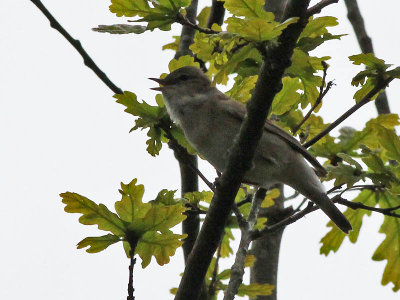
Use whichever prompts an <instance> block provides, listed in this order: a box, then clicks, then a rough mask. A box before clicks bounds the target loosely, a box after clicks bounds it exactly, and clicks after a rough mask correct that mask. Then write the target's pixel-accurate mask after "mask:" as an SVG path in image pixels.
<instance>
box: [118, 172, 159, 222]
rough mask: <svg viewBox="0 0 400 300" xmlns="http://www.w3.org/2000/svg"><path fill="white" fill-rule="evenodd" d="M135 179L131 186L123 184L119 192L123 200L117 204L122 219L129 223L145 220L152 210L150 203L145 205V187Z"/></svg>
mask: <svg viewBox="0 0 400 300" xmlns="http://www.w3.org/2000/svg"><path fill="white" fill-rule="evenodd" d="M136 183H137V179H136V178H135V179H133V180H132V181H131V182H130V183H129V184H123V183H121V189H120V190H119V192H120V194H121V195H122V198H121V200H120V201H117V202H115V210H116V211H117V213H118V215H119V216H120V218H121V219H122V220H124V221H126V222H128V223H132V222H135V221H136V220H138V219H141V218H143V217H144V216H145V215H146V214H147V212H148V211H149V210H150V208H151V204H150V203H143V202H142V198H143V194H144V186H143V185H142V184H138V185H136Z"/></svg>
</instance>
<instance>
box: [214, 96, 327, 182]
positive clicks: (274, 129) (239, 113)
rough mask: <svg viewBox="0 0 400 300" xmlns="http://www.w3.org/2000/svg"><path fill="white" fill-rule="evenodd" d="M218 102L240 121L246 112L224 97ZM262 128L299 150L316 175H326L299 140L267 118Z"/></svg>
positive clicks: (237, 104) (238, 104)
mask: <svg viewBox="0 0 400 300" xmlns="http://www.w3.org/2000/svg"><path fill="white" fill-rule="evenodd" d="M227 98H228V97H227ZM218 104H219V105H222V106H224V108H225V109H224V111H226V112H227V113H229V114H230V115H231V116H232V117H234V118H235V119H237V120H239V121H240V122H242V121H243V119H244V116H245V114H246V108H245V107H244V106H243V105H242V104H240V103H238V102H237V101H234V100H231V99H226V98H225V99H223V101H219V103H218ZM264 130H265V131H267V132H269V133H272V134H275V135H277V136H278V137H280V138H281V139H283V140H284V141H285V142H286V143H287V144H288V145H289V146H290V147H292V149H294V150H296V151H297V152H299V153H300V154H301V155H302V156H303V157H304V158H305V159H306V160H307V161H308V162H309V163H310V164H311V165H312V166H313V167H314V168H315V169H316V172H317V175H318V176H322V177H324V176H326V175H327V172H326V170H325V168H324V167H323V166H322V165H321V164H320V163H319V162H318V160H317V159H316V158H315V157H314V156H312V155H311V154H310V153H308V151H307V150H306V149H305V148H304V147H303V146H302V145H301V144H300V143H299V141H298V140H296V139H295V138H294V137H292V136H291V135H290V134H289V133H287V132H286V131H284V130H283V129H281V128H279V127H278V126H276V125H275V124H273V123H272V122H271V121H269V120H267V121H266V122H265V126H264Z"/></svg>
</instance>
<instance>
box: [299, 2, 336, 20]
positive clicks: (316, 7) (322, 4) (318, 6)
mask: <svg viewBox="0 0 400 300" xmlns="http://www.w3.org/2000/svg"><path fill="white" fill-rule="evenodd" d="M338 2H339V0H322V1H321V2H319V3H317V4H315V5H314V6H312V7H310V8H309V9H308V10H307V17H311V16H312V15H315V14H319V13H320V12H321V10H322V9H323V8H325V7H327V6H328V5H331V4H333V3H338Z"/></svg>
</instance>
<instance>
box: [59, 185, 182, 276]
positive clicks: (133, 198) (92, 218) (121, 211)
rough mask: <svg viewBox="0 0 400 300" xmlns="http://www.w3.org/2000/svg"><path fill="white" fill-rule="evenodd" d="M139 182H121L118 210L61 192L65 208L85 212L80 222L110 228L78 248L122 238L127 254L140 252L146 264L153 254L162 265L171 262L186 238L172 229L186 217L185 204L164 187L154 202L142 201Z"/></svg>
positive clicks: (97, 247)
mask: <svg viewBox="0 0 400 300" xmlns="http://www.w3.org/2000/svg"><path fill="white" fill-rule="evenodd" d="M136 182H137V179H133V180H132V181H131V182H130V183H129V184H123V183H121V189H120V190H119V192H120V193H121V195H122V198H121V200H120V201H117V202H116V203H115V211H116V213H113V212H111V211H110V210H109V209H108V208H107V207H106V206H105V205H103V204H96V203H95V202H93V201H91V200H89V199H88V198H86V197H84V196H81V195H79V194H76V193H70V192H66V193H63V194H61V195H60V196H61V197H62V202H63V203H64V204H65V205H66V206H65V211H66V212H69V213H79V214H82V216H81V217H80V218H79V222H80V223H82V224H84V225H97V227H98V229H100V230H104V231H110V232H111V233H110V234H107V235H103V236H99V237H87V238H85V239H83V240H82V241H80V242H79V243H78V249H80V248H85V247H88V249H87V250H86V251H87V252H89V253H96V252H100V251H103V250H105V249H106V248H107V247H108V246H110V245H112V244H114V243H117V242H120V241H122V242H123V243H124V248H125V251H126V254H127V256H128V257H130V256H131V255H134V254H138V255H139V256H140V258H141V259H142V267H143V268H145V267H147V266H148V265H149V263H150V261H151V258H152V256H154V257H155V259H156V260H157V263H158V264H159V265H164V264H166V263H168V262H169V257H170V256H172V255H174V254H175V251H176V249H177V248H178V247H179V246H181V245H182V241H181V239H183V238H185V235H180V234H175V233H173V232H172V231H171V230H170V229H171V228H172V227H174V226H175V225H177V224H179V223H180V222H182V221H183V220H184V219H185V218H186V216H185V215H183V213H184V212H185V208H183V207H182V205H181V204H179V203H178V204H176V203H174V201H172V199H173V198H172V197H173V194H174V191H167V190H162V191H161V192H160V193H159V194H158V196H157V198H156V199H155V200H154V201H153V202H147V203H143V202H142V198H143V194H144V187H143V185H140V184H138V185H137V184H136ZM131 251H132V252H133V253H131Z"/></svg>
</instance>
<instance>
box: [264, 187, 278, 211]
mask: <svg viewBox="0 0 400 300" xmlns="http://www.w3.org/2000/svg"><path fill="white" fill-rule="evenodd" d="M280 195H281V192H280V191H279V189H272V190H268V192H267V195H266V196H265V198H264V200H263V202H262V203H261V207H264V208H267V207H271V206H273V205H274V204H275V199H276V198H278V197H279V196H280Z"/></svg>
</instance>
